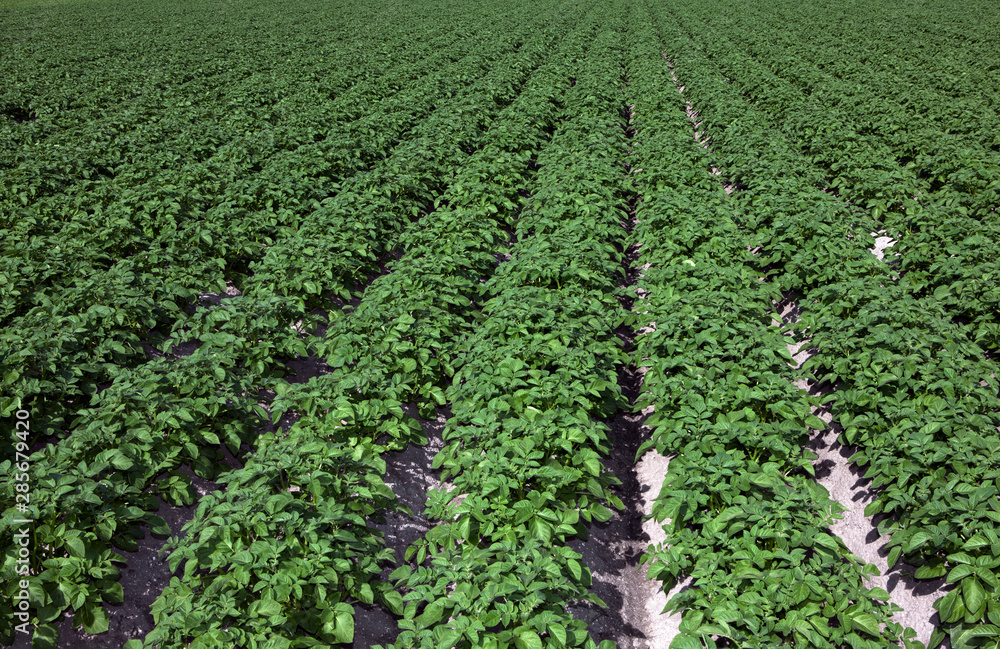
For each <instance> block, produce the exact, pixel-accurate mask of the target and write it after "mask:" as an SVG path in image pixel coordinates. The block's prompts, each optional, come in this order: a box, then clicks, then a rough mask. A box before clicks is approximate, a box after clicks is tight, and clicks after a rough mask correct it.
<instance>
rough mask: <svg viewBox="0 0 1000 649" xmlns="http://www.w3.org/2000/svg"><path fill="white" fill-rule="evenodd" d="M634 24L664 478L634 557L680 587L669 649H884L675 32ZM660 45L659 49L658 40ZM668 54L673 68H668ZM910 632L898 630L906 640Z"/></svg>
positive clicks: (646, 345)
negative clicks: (640, 551) (727, 648)
mask: <svg viewBox="0 0 1000 649" xmlns="http://www.w3.org/2000/svg"><path fill="white" fill-rule="evenodd" d="M642 24H645V25H649V26H647V27H645V28H644V29H636V30H635V33H634V38H635V41H634V42H633V43H631V44H630V49H631V51H632V52H633V53H634V59H633V61H632V62H631V66H630V70H629V77H630V85H631V87H632V88H633V89H634V90H633V92H634V96H635V110H636V114H637V117H636V135H635V138H633V140H632V142H633V146H634V150H635V158H636V159H635V162H634V166H635V167H637V170H636V173H635V185H636V189H637V191H638V192H639V194H640V196H641V201H640V203H639V205H638V209H637V213H636V218H637V220H638V225H637V227H636V230H635V233H634V237H635V243H636V244H637V245H641V248H640V257H639V260H638V262H637V263H638V264H640V265H642V266H643V267H644V268H646V270H644V271H643V273H644V278H643V279H642V280H641V281H640V283H639V286H640V287H641V288H643V289H644V290H645V291H646V292H647V293H648V296H647V297H645V298H643V299H641V300H639V301H638V302H637V303H636V306H635V309H636V310H639V311H641V312H642V313H643V314H644V315H643V316H642V317H643V321H642V322H640V323H639V324H642V325H644V326H646V327H648V328H649V329H650V330H651V331H649V332H648V333H645V334H643V335H640V336H639V338H638V339H637V343H636V344H637V351H636V353H637V356H638V362H639V365H640V366H641V367H643V366H644V367H646V368H648V369H647V370H646V373H645V375H644V386H643V393H642V395H641V397H640V400H639V403H638V406H639V407H645V406H653V407H654V414H652V415H651V416H650V417H649V419H648V420H647V421H646V424H647V425H648V426H650V427H651V428H652V429H653V434H652V438H651V439H650V440H649V441H648V442H646V443H645V444H644V445H643V446H642V447H640V450H639V453H642V452H643V451H644V450H646V449H647V448H649V447H652V446H655V447H656V449H657V451H659V452H660V453H661V454H664V455H669V456H670V457H671V459H670V465H669V472H668V474H667V476H666V478H665V480H664V484H663V488H662V491H661V492H660V494H659V497H658V498H657V499H656V501H655V502H654V505H653V515H654V517H655V518H656V519H657V520H658V521H663V520H665V519H669V522H668V525H667V526H666V527H665V530H666V532H667V538H666V541H665V542H664V543H663V544H662V545H660V546H657V547H651V548H650V551H649V552H648V553H647V555H646V556H645V557H644V558H643V561H644V562H647V563H649V564H650V569H649V576H650V577H651V578H658V579H660V580H661V581H662V582H663V584H664V588H665V589H667V590H669V589H670V588H672V587H673V586H674V585H675V584H676V583H677V582H678V581H679V580H681V579H683V578H686V577H690V578H691V579H692V584H691V587H690V588H688V589H685V590H683V591H682V592H680V593H679V594H678V595H676V596H675V597H674V598H673V599H672V600H671V601H670V602H669V603H668V606H669V607H671V608H673V609H674V610H682V611H683V612H684V615H683V618H682V623H681V627H680V632H681V633H680V635H679V636H678V638H677V639H676V640H675V646H685V647H686V646H692V647H694V646H702V643H708V646H714V642H715V640H714V638H717V637H724V638H727V639H728V640H730V641H731V642H734V643H736V644H738V645H739V646H774V645H775V644H780V643H794V644H795V645H800V644H801V645H803V646H819V647H838V646H842V645H844V644H850V645H851V646H854V647H876V646H884V645H885V644H886V643H888V642H895V641H898V640H899V639H900V637H901V635H902V629H901V627H900V626H899V625H897V624H893V623H892V621H891V617H890V615H891V610H892V609H891V608H890V606H889V605H888V604H886V603H884V602H885V601H886V600H888V593H886V592H885V591H883V590H881V589H869V588H867V587H866V586H865V585H864V581H865V579H866V577H867V575H869V574H870V573H871V571H872V570H873V567H872V566H867V565H865V564H864V563H863V562H862V561H860V560H859V559H858V558H857V557H855V556H853V555H851V554H850V552H849V551H848V550H847V548H846V547H845V546H844V544H843V542H842V541H840V540H839V539H836V538H835V537H833V536H831V535H830V534H829V530H828V526H829V524H830V523H831V521H832V520H833V518H834V517H835V516H836V515H837V514H838V512H840V511H842V510H843V507H842V506H840V505H838V504H837V503H835V502H834V501H832V500H831V499H830V497H829V494H828V493H827V492H826V490H825V489H824V488H823V487H821V486H819V484H818V483H816V482H815V481H814V479H813V472H814V470H813V467H812V464H811V460H813V459H815V454H813V453H812V452H810V451H806V450H804V449H803V446H804V445H805V443H806V442H807V441H808V428H809V427H822V426H823V424H822V422H821V421H820V420H818V419H817V418H816V417H814V416H812V415H811V412H810V408H811V405H812V400H811V399H810V398H809V397H807V396H806V395H805V394H804V393H802V392H801V391H800V390H798V389H797V388H795V387H794V386H793V381H795V380H796V379H797V378H798V375H797V373H796V372H795V371H794V370H793V369H792V368H791V367H790V366H789V361H790V357H789V356H788V350H787V346H786V342H787V339H786V338H785V337H784V336H782V334H781V332H780V330H779V329H778V328H777V327H774V326H772V325H771V310H772V308H771V300H772V299H773V298H774V297H776V292H775V291H776V289H775V287H774V285H773V284H765V283H761V282H760V281H758V274H757V272H756V271H754V269H753V268H752V267H751V266H750V265H749V263H748V262H749V260H750V258H751V254H750V252H749V251H748V250H747V245H746V235H745V232H742V231H741V230H740V229H739V228H738V227H737V225H736V223H735V222H734V212H735V211H736V210H737V209H738V206H737V204H736V201H735V200H733V199H731V198H730V197H729V196H728V195H727V194H726V192H725V191H724V190H723V187H722V185H721V183H720V179H719V177H718V176H715V175H713V174H712V173H711V172H710V171H709V168H710V167H711V164H712V158H711V156H710V154H709V153H708V152H707V151H706V150H704V149H702V148H701V147H700V146H699V143H698V142H697V141H696V140H695V138H693V137H692V133H691V129H692V124H691V123H690V122H689V120H688V117H687V115H686V113H685V108H686V106H685V103H684V100H683V98H682V96H681V95H680V94H679V93H676V92H675V93H663V92H661V91H660V90H659V88H660V85H661V84H662V83H663V79H664V78H667V79H669V78H670V77H669V69H668V66H669V65H670V63H668V62H667V61H664V60H663V57H662V56H659V55H660V54H661V53H662V52H663V51H664V47H666V51H667V52H670V53H672V51H673V50H674V44H675V41H676V39H677V38H678V34H677V33H676V31H674V29H673V26H672V25H669V24H663V23H661V22H659V21H656V24H657V25H658V26H659V27H660V31H659V34H657V32H656V31H655V30H654V28H653V26H652V24H654V23H653V21H651V20H649V19H647V20H646V21H644V22H643V23H642ZM661 39H662V40H661ZM671 60H672V59H671ZM912 633H913V632H912V631H909V632H908V634H909V635H912Z"/></svg>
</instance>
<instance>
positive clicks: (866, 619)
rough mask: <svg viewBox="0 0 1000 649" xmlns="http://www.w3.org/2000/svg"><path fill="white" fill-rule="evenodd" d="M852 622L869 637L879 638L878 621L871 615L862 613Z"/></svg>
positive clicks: (852, 619) (853, 618)
mask: <svg viewBox="0 0 1000 649" xmlns="http://www.w3.org/2000/svg"><path fill="white" fill-rule="evenodd" d="M851 622H852V623H853V624H854V626H855V627H856V628H859V629H861V630H862V631H864V632H865V633H867V634H868V635H871V636H874V637H876V638H877V637H879V630H878V620H877V619H875V616H874V615H872V614H871V613H860V614H858V615H855V616H854V617H852V618H851Z"/></svg>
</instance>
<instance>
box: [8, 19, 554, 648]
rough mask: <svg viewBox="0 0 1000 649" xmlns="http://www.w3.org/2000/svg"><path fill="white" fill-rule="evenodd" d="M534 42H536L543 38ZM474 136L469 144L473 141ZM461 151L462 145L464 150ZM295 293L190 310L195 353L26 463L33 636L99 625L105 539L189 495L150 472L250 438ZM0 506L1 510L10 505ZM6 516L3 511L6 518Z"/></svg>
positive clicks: (120, 536)
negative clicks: (57, 623)
mask: <svg viewBox="0 0 1000 649" xmlns="http://www.w3.org/2000/svg"><path fill="white" fill-rule="evenodd" d="M571 16H572V13H570V12H566V13H564V14H563V15H562V16H561V17H560V19H559V20H557V21H553V25H554V26H555V27H556V28H560V27H562V25H563V24H564V23H565V22H566V21H567V20H569V19H570V18H571ZM540 42H541V43H542V46H543V48H544V47H546V45H545V41H544V40H543V41H540ZM527 52H528V53H526V54H525V56H526V57H529V60H530V59H533V60H534V61H535V65H537V64H538V63H540V62H541V60H542V59H544V58H545V54H546V53H545V50H544V49H541V50H539V49H537V48H529V49H528V50H527ZM529 72H530V70H529V69H524V67H523V65H522V66H511V69H505V70H504V71H503V74H507V75H520V76H521V77H522V78H523V77H524V76H525V75H527V74H529ZM515 78H516V77H515ZM487 81H494V80H493V79H491V78H489V77H488V78H487ZM487 87H489V86H488V85H487ZM500 87H501V88H503V87H504V86H503V84H500ZM498 92H503V90H500V91H498ZM472 107H473V108H474V109H478V111H477V112H479V113H481V114H485V115H490V114H491V112H490V111H493V114H495V113H496V112H499V111H500V110H501V108H500V106H499V105H498V104H497V103H496V101H495V98H494V95H491V94H487V93H484V95H483V96H482V97H481V99H480V104H479V105H478V106H477V105H476V104H473V106H472ZM476 119H482V115H479V116H478V117H477V118H476ZM438 127H439V128H441V129H444V130H445V132H447V130H448V129H449V128H454V125H453V124H451V123H449V122H447V121H446V122H444V123H442V124H438ZM482 137H483V136H482V134H480V136H479V140H474V141H473V144H474V145H475V146H479V145H480V144H481V142H482ZM439 139H440V140H445V139H446V138H439ZM463 158H466V159H467V158H468V156H467V155H466V154H464V153H463ZM434 198H435V197H434V196H433V195H432V196H431V197H430V200H433V199H434ZM301 302H303V300H301V299H300V300H291V301H289V299H288V298H287V297H283V296H276V295H273V294H271V295H257V296H253V297H246V298H237V299H236V300H232V301H227V303H226V304H225V305H224V306H222V307H219V308H217V309H211V310H209V309H203V310H200V311H199V312H198V313H196V314H195V316H194V317H192V318H191V319H190V320H188V321H186V322H185V327H184V328H183V329H181V330H180V331H179V332H178V335H177V336H175V337H174V338H173V339H172V340H169V341H168V342H167V343H166V345H165V347H166V348H172V347H174V346H175V345H177V344H178V343H182V342H186V341H189V340H196V341H197V343H198V344H200V345H201V346H200V347H199V349H198V350H197V351H196V352H195V353H194V354H192V355H191V356H188V357H184V358H181V359H169V358H162V359H157V360H155V361H152V362H150V363H147V364H145V365H142V366H139V367H138V368H136V369H135V370H130V369H120V370H119V371H117V372H116V374H115V377H116V380H115V381H114V382H113V383H112V384H111V385H110V386H109V387H108V388H107V389H106V390H104V391H103V392H101V393H100V395H98V396H97V398H96V399H95V401H94V404H93V405H94V407H93V408H91V409H88V410H85V411H83V412H81V413H79V414H80V417H79V420H78V421H74V422H73V424H74V428H73V432H72V433H71V434H70V436H69V437H68V438H67V439H66V440H64V442H63V443H62V444H60V445H59V446H56V447H49V448H47V449H46V450H45V451H44V452H43V454H40V455H41V457H38V456H36V457H35V458H34V459H35V460H36V465H37V466H36V471H38V472H40V474H44V476H45V477H43V479H42V480H41V482H40V484H41V485H42V487H43V488H42V489H40V490H39V493H38V494H37V496H36V502H35V503H33V506H34V507H35V509H34V510H33V513H34V514H36V519H37V520H39V521H40V522H42V521H44V523H43V524H42V525H41V526H40V527H39V528H38V534H39V535H40V538H41V537H44V541H45V547H47V550H46V553H47V554H49V555H51V557H46V556H45V553H42V554H41V555H39V556H38V557H36V559H37V560H38V562H39V563H40V564H42V565H43V566H44V569H45V572H43V573H42V575H40V577H42V581H43V582H45V583H44V584H37V583H36V585H35V586H36V587H37V590H38V591H40V592H35V593H34V595H35V601H38V602H40V603H41V604H42V606H41V608H40V610H39V618H40V619H41V618H44V620H42V621H43V624H42V625H41V626H40V627H39V629H38V631H37V632H36V644H38V645H39V646H45V645H46V644H50V643H52V642H54V641H55V637H54V633H55V630H54V625H53V624H51V623H49V622H50V621H51V620H54V619H55V618H56V617H57V616H58V615H59V614H60V613H61V612H62V611H63V610H65V609H66V608H69V607H72V608H73V609H74V610H76V611H77V623H78V624H82V625H83V626H84V627H85V628H86V630H87V631H89V632H100V631H102V630H104V629H106V628H107V616H106V613H105V611H104V610H103V608H102V606H101V603H100V602H101V599H102V597H106V598H107V601H110V602H113V601H115V599H116V598H117V597H119V596H120V585H118V584H115V583H113V580H114V579H115V578H117V576H118V570H117V568H116V567H115V566H114V565H113V563H114V562H116V561H118V562H120V561H121V560H122V558H121V556H120V555H117V554H116V553H114V552H113V550H112V546H115V547H118V548H121V549H127V550H131V549H135V536H136V535H139V534H141V532H139V529H138V527H137V525H136V524H137V523H138V522H140V521H145V522H146V523H148V524H149V525H150V528H151V529H152V530H154V531H157V532H160V533H168V530H166V528H165V527H164V525H163V521H162V520H160V519H159V518H158V517H156V516H152V515H149V514H148V513H147V512H146V511H144V510H147V509H150V508H155V507H156V502H157V501H156V498H155V494H156V493H161V494H162V495H164V497H166V498H167V499H169V500H172V501H175V502H177V503H181V502H183V503H185V504H187V503H189V502H191V498H192V497H193V494H192V489H191V485H190V484H189V483H188V481H187V480H186V479H185V478H184V477H183V476H182V475H181V474H177V473H173V474H172V475H167V476H163V477H162V478H161V479H159V480H157V479H156V478H157V476H160V475H162V474H163V473H164V472H168V473H169V472H170V471H171V470H172V469H174V468H176V467H177V466H178V465H179V464H180V463H190V464H191V465H192V467H193V468H194V469H195V471H196V473H197V474H198V475H200V476H202V477H206V478H212V477H214V476H215V475H216V473H217V468H218V461H219V459H221V455H220V452H219V446H218V445H219V444H220V442H223V441H224V442H225V444H226V445H227V446H228V447H229V450H230V451H232V452H234V453H235V452H237V451H238V450H239V448H240V445H241V443H243V442H249V441H251V439H252V434H253V432H254V431H255V430H256V428H257V426H258V424H259V417H258V415H259V414H260V411H259V409H258V408H255V403H256V400H257V399H256V394H257V392H258V390H259V389H260V388H262V387H270V386H272V385H273V384H274V383H275V381H276V375H280V373H281V369H280V368H281V361H282V360H284V359H287V358H292V357H296V356H302V355H304V354H305V353H306V351H307V349H306V345H305V341H304V340H303V339H302V337H301V336H300V335H298V334H297V333H296V332H295V331H292V330H291V329H290V324H293V323H294V322H295V321H296V318H301V317H302V316H303V313H302V310H301V309H298V308H296V306H297V304H299V303H301ZM278 383H280V381H279V382H278ZM255 411H256V414H255ZM102 440H103V441H102ZM39 467H40V468H39ZM49 482H52V484H51V485H50V484H49ZM57 483H58V484H57ZM8 486H9V487H10V488H11V489H12V488H13V486H12V485H8ZM149 488H152V489H153V491H152V492H149V491H148V489H149ZM11 502H12V498H11ZM5 509H7V514H10V512H11V511H13V510H12V509H10V508H5ZM43 510H44V511H43ZM53 517H54V518H53ZM49 519H53V520H52V521H51V524H49V522H50V521H49ZM56 519H58V520H56ZM9 520H10V516H9V515H8V516H7V520H6V522H7V523H8V527H9ZM81 530H87V531H84V532H81ZM7 531H8V533H9V530H7ZM67 555H68V556H67ZM10 567H11V566H9V565H8V566H6V568H8V569H9V568H10ZM95 579H97V581H95ZM116 593H118V594H117V595H116Z"/></svg>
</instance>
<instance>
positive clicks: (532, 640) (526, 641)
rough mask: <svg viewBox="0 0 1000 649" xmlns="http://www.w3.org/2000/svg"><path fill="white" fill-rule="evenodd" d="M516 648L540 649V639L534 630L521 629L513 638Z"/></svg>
mask: <svg viewBox="0 0 1000 649" xmlns="http://www.w3.org/2000/svg"><path fill="white" fill-rule="evenodd" d="M514 645H515V646H516V647H517V649H542V639H541V638H540V637H538V634H537V633H535V632H534V631H522V632H521V633H519V634H518V635H517V636H516V637H515V638H514Z"/></svg>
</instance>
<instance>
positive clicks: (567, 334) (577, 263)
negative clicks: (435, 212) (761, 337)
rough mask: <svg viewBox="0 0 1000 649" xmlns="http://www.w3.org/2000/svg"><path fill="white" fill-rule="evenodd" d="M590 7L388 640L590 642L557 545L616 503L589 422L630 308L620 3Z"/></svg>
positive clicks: (533, 646)
mask: <svg viewBox="0 0 1000 649" xmlns="http://www.w3.org/2000/svg"><path fill="white" fill-rule="evenodd" d="M595 11H596V12H597V13H598V16H597V17H598V19H599V21H600V24H601V26H602V28H601V30H600V31H599V32H598V33H597V34H596V36H595V37H594V39H593V44H592V46H591V49H590V51H589V52H588V54H587V57H586V59H585V60H583V61H582V63H581V65H580V67H579V68H578V69H577V71H576V72H575V75H574V76H575V79H574V82H575V86H574V87H573V92H572V93H571V94H570V95H569V96H568V98H567V101H566V110H567V113H568V119H567V120H566V121H564V122H563V123H561V124H560V126H559V129H558V130H557V132H556V134H555V137H554V139H553V142H552V145H551V146H550V147H548V148H547V149H546V150H545V151H543V152H542V153H541V154H540V155H539V157H538V164H539V166H540V167H541V170H540V171H539V174H538V178H537V181H536V183H535V185H536V189H535V190H534V191H533V192H532V196H531V199H530V201H529V202H528V204H527V206H526V208H525V210H524V212H523V213H522V214H521V215H520V218H519V219H518V221H517V231H516V232H517V239H518V241H517V244H516V246H515V247H514V248H513V249H512V252H511V259H510V261H508V262H507V263H504V264H502V265H501V266H500V268H499V270H498V272H497V273H496V274H495V275H494V277H493V278H492V279H490V280H489V281H488V282H486V284H485V285H484V289H485V292H486V295H485V296H484V299H485V300H486V301H485V302H484V303H483V305H482V314H483V317H482V321H481V322H480V323H478V324H477V326H476V330H475V332H474V333H473V335H472V336H470V337H469V338H468V339H467V340H466V341H465V342H464V343H463V345H462V347H461V349H460V363H461V364H460V367H459V368H458V369H457V372H456V374H455V376H454V380H453V382H452V384H451V386H450V387H449V388H448V390H447V391H446V393H445V396H446V399H447V400H448V401H449V403H450V404H451V409H452V413H453V416H452V417H451V418H450V419H449V420H448V422H447V424H446V427H445V430H444V433H443V436H444V444H445V446H444V448H443V449H442V451H441V452H440V453H438V455H437V456H436V457H435V458H434V461H433V466H434V467H435V468H440V469H441V479H442V480H445V481H448V482H449V483H450V485H451V487H450V488H449V487H447V486H446V487H443V488H441V489H436V490H432V491H431V493H430V495H429V501H428V505H427V516H428V517H429V519H430V520H431V521H432V522H433V523H435V525H434V526H433V527H432V528H431V529H430V530H429V531H428V532H427V533H426V535H425V536H424V538H422V539H420V540H418V541H417V542H416V543H415V544H414V545H412V546H411V547H410V548H409V549H407V551H406V557H407V558H408V559H413V560H415V562H416V566H415V567H414V566H411V565H404V566H401V567H400V568H399V569H397V570H396V571H395V572H394V573H393V575H391V577H394V578H396V579H397V580H398V584H399V586H400V587H401V588H402V589H404V590H405V592H406V595H404V601H405V602H406V608H405V611H404V616H403V617H404V619H403V620H402V621H401V622H400V627H401V628H402V629H403V631H402V632H401V633H400V635H399V637H398V639H397V641H396V642H395V644H394V645H392V646H393V647H395V648H396V649H402V648H403V647H427V648H429V647H459V648H462V649H467V648H471V647H485V648H490V649H501V648H504V647H517V648H518V649H541V647H551V648H561V647H594V646H596V643H595V642H594V640H593V639H592V638H591V637H590V635H589V634H588V632H587V625H586V623H585V622H584V621H582V620H579V619H576V618H575V617H574V616H573V615H572V614H571V612H570V611H569V608H568V607H569V605H570V604H572V603H574V602H591V603H595V604H603V602H601V601H600V599H599V598H598V597H597V596H596V595H593V594H591V593H588V587H589V586H590V585H591V580H592V577H591V573H590V569H589V568H588V567H587V566H586V565H584V564H583V563H582V562H581V555H580V554H579V553H578V552H576V551H574V550H573V549H572V548H570V547H569V541H570V540H572V539H574V538H579V537H584V536H585V535H586V524H587V523H591V522H594V521H596V522H606V521H608V520H609V519H610V518H611V517H612V511H611V510H610V509H609V508H608V507H607V506H606V505H607V504H611V505H612V506H614V507H617V508H621V507H622V503H621V501H620V500H619V499H618V498H617V497H616V496H615V495H614V494H613V492H612V490H611V487H613V486H614V485H615V484H618V480H617V479H616V478H615V477H614V476H613V475H611V474H610V473H609V472H607V471H606V470H605V469H604V468H603V467H602V462H601V456H602V455H604V454H606V453H607V451H608V440H607V426H606V425H605V424H604V423H601V422H600V421H598V419H599V418H601V417H606V416H608V415H610V414H611V413H613V412H614V411H615V410H616V409H617V407H619V406H621V405H623V404H624V399H623V398H622V395H621V391H620V388H619V386H618V384H617V370H618V368H619V367H620V366H621V365H622V364H623V362H624V360H625V354H624V352H623V349H622V344H621V341H620V340H619V339H618V338H617V337H616V335H615V331H616V330H617V329H618V328H619V327H621V326H623V325H624V324H627V320H628V314H627V313H626V312H624V311H623V310H622V309H621V307H620V305H619V303H618V302H617V299H616V297H615V295H616V293H617V287H618V286H619V285H620V283H621V282H622V279H623V274H622V269H621V263H622V258H623V249H624V248H623V243H624V237H625V230H624V229H623V227H622V225H621V221H622V219H623V206H624V204H625V201H624V195H623V193H622V187H621V178H622V169H621V167H620V160H621V157H622V154H623V145H624V142H623V139H624V135H623V129H622V124H623V122H624V116H623V114H622V102H621V99H622V92H621V89H620V88H619V87H618V78H619V76H620V61H621V59H622V57H623V40H624V30H625V24H626V23H625V22H624V18H625V15H626V7H625V5H624V4H614V5H607V6H599V7H598V8H596V9H595ZM601 646H602V647H607V646H613V643H612V642H611V641H610V640H605V641H603V642H602V643H601Z"/></svg>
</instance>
